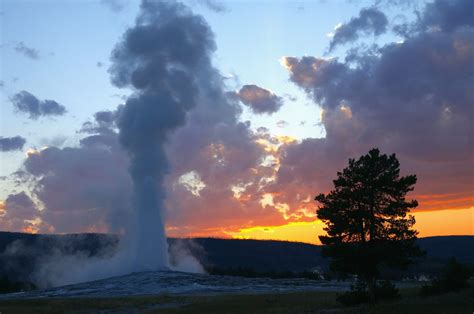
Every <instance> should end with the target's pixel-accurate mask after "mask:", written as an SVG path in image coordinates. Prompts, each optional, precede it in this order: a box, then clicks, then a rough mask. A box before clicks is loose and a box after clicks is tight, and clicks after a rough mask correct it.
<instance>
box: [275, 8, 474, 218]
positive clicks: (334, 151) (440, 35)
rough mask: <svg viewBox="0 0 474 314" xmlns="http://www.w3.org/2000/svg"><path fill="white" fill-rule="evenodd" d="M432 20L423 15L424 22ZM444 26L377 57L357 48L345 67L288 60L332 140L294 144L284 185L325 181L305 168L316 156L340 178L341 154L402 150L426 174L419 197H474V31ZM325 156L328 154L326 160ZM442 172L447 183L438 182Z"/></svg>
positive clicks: (284, 167)
mask: <svg viewBox="0 0 474 314" xmlns="http://www.w3.org/2000/svg"><path fill="white" fill-rule="evenodd" d="M463 4H464V5H465V10H468V9H469V7H470V6H471V4H470V3H467V2H463V1H457V2H452V4H450V5H452V6H458V5H463ZM430 10H432V9H431V8H430V6H428V7H427V11H426V12H425V14H430V15H429V16H432V15H431V13H430ZM447 12H449V10H448V11H447ZM425 19H426V16H425V15H423V14H422V15H421V17H420V20H421V21H424V20H425ZM436 21H438V20H436ZM439 21H440V22H442V21H445V18H440V20H439ZM458 21H459V23H460V22H461V21H462V19H459V20H458ZM432 23H434V22H432ZM441 24H442V25H446V23H444V22H443V23H441ZM441 28H442V29H443V31H432V30H428V29H427V30H426V31H425V30H423V29H422V28H421V31H419V32H415V33H412V34H411V36H410V37H409V38H406V39H405V41H403V42H401V43H389V44H387V45H385V46H384V47H382V48H380V49H378V50H377V51H376V53H372V52H371V51H369V50H360V51H351V53H352V54H353V55H352V57H351V58H350V60H347V59H346V61H345V62H341V61H339V60H338V59H323V58H317V57H309V56H306V57H302V58H293V57H287V58H285V59H284V61H285V62H284V63H285V66H286V67H287V69H288V70H289V71H290V75H291V76H290V79H291V80H292V81H293V82H294V83H295V84H297V85H298V86H299V87H301V88H302V89H303V90H305V91H306V92H307V93H308V95H309V96H311V97H312V98H313V99H314V101H315V103H317V104H318V105H319V106H321V108H322V109H323V116H322V123H323V125H324V127H325V129H326V138H325V139H321V140H315V141H312V142H306V145H305V146H304V149H303V147H301V148H297V146H294V147H288V148H287V149H286V153H285V156H286V157H285V158H282V162H281V168H280V169H281V170H280V171H279V172H280V175H281V177H280V175H279V179H278V180H277V183H278V182H280V181H281V182H282V184H283V183H284V182H287V181H288V180H290V179H289V178H295V179H294V180H296V181H298V179H297V178H299V177H301V178H302V179H301V182H299V183H298V184H299V185H308V184H310V181H314V182H317V181H320V180H321V179H318V178H317V177H314V178H310V179H309V180H308V181H306V180H305V179H304V178H305V175H306V174H305V173H304V172H305V171H307V169H306V170H305V167H311V165H310V163H309V162H308V163H307V164H306V165H305V163H304V162H303V160H305V158H306V157H305V155H307V156H312V158H313V160H314V161H313V165H315V166H313V168H314V167H317V169H316V170H315V171H316V172H318V171H320V172H318V175H321V174H324V169H332V172H333V173H335V172H334V171H335V170H338V169H340V167H341V166H343V161H344V160H341V158H340V156H345V157H350V156H357V155H360V154H363V153H365V152H367V151H368V150H369V149H370V148H371V147H374V146H378V147H380V148H381V149H382V150H384V151H386V152H388V153H391V152H396V153H397V154H398V155H399V157H400V159H401V163H402V165H403V166H404V169H405V170H406V171H410V172H414V173H416V174H418V177H419V184H418V186H417V193H421V194H423V193H424V194H426V195H429V194H439V195H444V196H442V197H448V195H450V194H453V193H454V194H457V195H469V193H471V192H469V191H468V189H469V188H468V187H470V186H472V177H473V176H474V172H473V171H474V170H473V169H474V168H473V167H472V165H473V164H474V160H473V156H472V149H471V147H472V139H473V138H474V130H473V127H472V120H473V119H474V116H473V111H472V104H473V103H474V94H473V93H472V86H473V85H472V82H473V81H474V61H473V60H474V29H473V28H472V27H471V26H470V22H466V23H464V24H462V25H458V26H457V27H444V26H443V27H441ZM449 30H451V31H449ZM298 152H299V153H298ZM319 152H325V153H324V155H322V156H319V155H317V154H319ZM292 155H293V156H296V157H294V158H290V157H291V156H292ZM323 156H324V158H323ZM327 156H332V157H330V158H328V157H327ZM298 159H300V160H299V161H298ZM344 159H345V158H344ZM316 160H320V161H319V162H317V161H316ZM322 165H325V166H322ZM321 167H322V168H321ZM440 173H442V174H443V175H442V180H439V179H436V178H435V177H434V174H438V176H439V174H440ZM322 177H325V175H323V176H322ZM469 177H471V179H469ZM296 185H297V184H296V183H295V186H296ZM279 187H280V188H283V185H281V186H279ZM449 199H451V197H449ZM471 200H472V199H471ZM471 203H472V202H471ZM449 204H454V203H450V202H446V204H445V206H446V208H449V206H454V205H449ZM470 206H472V204H471V205H470ZM467 207H469V206H467ZM421 208H422V209H423V208H425V207H423V203H421Z"/></svg>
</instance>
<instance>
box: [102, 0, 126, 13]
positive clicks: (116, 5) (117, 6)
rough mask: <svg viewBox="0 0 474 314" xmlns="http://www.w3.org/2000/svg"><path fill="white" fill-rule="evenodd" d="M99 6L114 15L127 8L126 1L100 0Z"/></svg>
mask: <svg viewBox="0 0 474 314" xmlns="http://www.w3.org/2000/svg"><path fill="white" fill-rule="evenodd" d="M100 4H102V5H103V6H105V7H107V8H108V9H110V10H111V11H112V12H114V13H120V12H122V11H123V10H124V9H125V7H126V6H127V4H128V2H127V0H100Z"/></svg>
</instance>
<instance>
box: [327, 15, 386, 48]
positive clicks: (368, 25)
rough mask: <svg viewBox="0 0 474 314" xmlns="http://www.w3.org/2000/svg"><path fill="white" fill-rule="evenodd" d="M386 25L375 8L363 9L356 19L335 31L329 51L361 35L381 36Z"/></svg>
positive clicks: (383, 18) (384, 18)
mask: <svg viewBox="0 0 474 314" xmlns="http://www.w3.org/2000/svg"><path fill="white" fill-rule="evenodd" d="M387 24H388V20H387V17H386V16H385V14H384V13H383V12H381V11H379V10H378V9H377V8H375V7H370V8H363V9H362V10H360V12H359V16H358V17H354V18H352V19H351V20H350V21H349V22H348V23H346V24H342V25H341V26H339V27H337V28H336V29H335V31H334V37H333V38H332V40H331V42H330V44H329V50H330V51H331V50H333V49H334V48H335V47H336V46H338V45H343V44H345V43H348V42H352V41H356V40H357V39H358V38H359V37H360V36H361V35H368V34H373V35H375V36H377V35H380V34H383V33H385V31H386V30H387Z"/></svg>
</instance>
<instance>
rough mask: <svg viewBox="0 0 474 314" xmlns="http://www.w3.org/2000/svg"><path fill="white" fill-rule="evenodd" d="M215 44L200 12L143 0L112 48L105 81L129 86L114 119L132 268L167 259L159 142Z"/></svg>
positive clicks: (180, 118)
mask: <svg viewBox="0 0 474 314" xmlns="http://www.w3.org/2000/svg"><path fill="white" fill-rule="evenodd" d="M214 47H215V45H214V40H213V34H212V32H211V31H210V29H209V27H208V25H207V24H206V22H205V21H204V19H203V18H202V17H200V16H196V15H193V14H192V13H191V12H190V11H189V10H188V8H187V7H185V6H184V5H182V4H180V3H174V2H162V1H159V2H151V1H143V2H142V4H141V10H140V14H139V16H138V17H137V19H136V24H135V26H134V27H132V28H130V29H128V30H127V31H126V32H125V34H124V36H123V39H122V41H121V42H119V43H118V44H117V46H116V47H115V49H114V50H113V52H112V57H111V59H112V66H111V68H110V73H111V76H112V83H113V84H114V85H116V86H117V87H128V88H131V89H132V90H133V94H132V95H131V96H130V97H129V98H128V99H127V101H126V104H125V107H124V108H123V111H122V112H121V114H120V117H119V120H118V128H119V139H120V143H121V144H122V146H123V148H124V149H125V150H126V151H127V152H128V154H129V157H130V175H131V177H132V181H133V184H134V196H133V206H134V209H135V212H136V221H134V222H133V223H132V226H131V227H130V230H128V232H127V237H128V239H127V240H126V241H127V242H126V248H125V250H126V251H127V254H126V255H128V257H129V259H130V262H131V263H132V264H131V265H130V270H132V271H142V270H155V269H159V268H163V267H167V266H168V246H167V242H166V235H165V230H164V221H163V209H164V198H165V195H164V187H163V181H164V176H165V175H166V174H167V172H168V170H169V163H168V159H167V156H166V154H165V151H164V145H165V143H166V141H167V139H168V137H169V136H170V134H171V132H172V131H173V130H174V129H176V128H177V127H179V126H181V125H183V124H184V123H185V119H186V112H188V111H189V110H190V109H191V108H193V107H194V106H195V105H196V102H197V98H198V94H199V82H198V81H199V78H202V77H205V75H203V74H204V73H206V72H208V71H209V70H210V69H212V66H211V60H210V55H211V53H212V51H213V50H214V49H215V48H214Z"/></svg>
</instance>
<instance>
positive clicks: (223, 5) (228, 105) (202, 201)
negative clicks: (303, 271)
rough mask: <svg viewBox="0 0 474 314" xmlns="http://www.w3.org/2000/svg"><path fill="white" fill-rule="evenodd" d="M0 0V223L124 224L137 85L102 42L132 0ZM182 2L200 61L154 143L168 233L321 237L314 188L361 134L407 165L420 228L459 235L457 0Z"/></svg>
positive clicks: (473, 162) (467, 146) (461, 79)
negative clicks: (125, 129)
mask: <svg viewBox="0 0 474 314" xmlns="http://www.w3.org/2000/svg"><path fill="white" fill-rule="evenodd" d="M0 5H1V8H0V11H1V14H0V23H1V46H0V55H1V63H0V74H1V78H0V83H1V84H0V102H1V107H0V108H1V109H0V110H1V111H0V115H1V116H0V145H1V146H0V149H1V152H0V162H1V165H0V177H1V180H2V185H1V189H0V200H3V201H2V203H1V207H0V230H5V231H26V232H49V233H70V232H123V230H124V228H126V226H125V225H126V223H125V222H126V221H127V220H128V217H130V215H133V210H134V209H133V204H132V202H131V199H132V190H133V187H132V183H131V179H130V175H129V173H128V169H129V159H130V158H129V157H130V156H131V155H130V154H131V153H130V150H128V149H127V148H126V147H125V149H124V147H123V141H122V142H121V141H120V140H119V137H118V132H119V131H120V125H119V120H120V115H121V114H122V113H123V104H125V103H126V102H127V101H128V100H127V97H130V98H129V99H131V98H133V95H135V94H136V93H137V90H138V89H139V87H137V86H138V85H137V84H138V83H137V81H136V80H135V81H133V79H135V77H133V75H132V83H130V82H128V81H124V78H123V76H124V75H127V74H128V72H127V71H128V70H127V69H126V67H125V66H123V65H122V64H121V63H120V62H119V61H120V60H121V58H122V57H123V56H122V57H120V56H119V57H117V54H114V52H117V51H119V52H120V49H119V48H120V45H121V44H123V43H124V42H126V41H124V39H126V38H127V37H126V34H127V30H130V29H131V28H132V27H133V25H134V23H135V19H136V17H137V15H138V14H140V2H138V1H126V0H102V1H99V0H98V1H72V0H70V1H69V0H66V1H21V0H20V1H9V0H3V1H1V4H0ZM184 6H185V8H184V7H183V9H182V10H183V12H185V13H183V14H186V16H188V15H189V16H198V20H199V21H200V22H199V25H201V24H202V25H204V26H203V29H204V30H210V35H209V36H208V37H205V38H202V36H199V35H196V36H197V37H196V39H195V41H192V42H193V43H196V45H198V44H199V43H200V40H202V41H206V45H208V46H209V47H210V48H208V50H206V51H205V53H204V54H205V56H206V58H207V57H209V59H210V60H211V62H212V64H211V65H208V64H205V65H202V64H198V65H197V68H196V73H193V75H194V76H195V77H196V82H195V84H196V86H197V88H198V90H199V93H197V94H196V95H197V96H196V100H195V102H196V104H195V105H194V106H193V108H190V109H189V111H188V112H187V113H186V115H185V117H186V120H185V122H183V123H181V124H180V125H179V126H176V127H173V130H172V131H170V132H169V134H167V139H166V141H165V142H166V143H165V151H166V156H167V157H166V161H164V164H166V167H165V166H163V169H164V171H165V172H166V177H165V179H164V182H163V184H160V185H159V187H158V189H159V193H160V195H161V193H162V194H163V195H164V199H165V204H166V206H165V209H164V211H163V216H164V217H165V221H166V230H167V234H168V235H169V236H181V237H187V236H217V237H235V238H258V239H280V240H291V241H302V242H309V243H319V242H318V238H317V236H318V235H321V234H322V233H323V232H324V231H323V225H322V223H321V221H318V220H317V219H316V209H317V204H316V203H315V202H314V201H313V198H314V196H315V195H317V194H319V193H324V192H327V191H329V190H330V188H331V184H332V180H333V179H334V178H335V176H336V172H337V171H340V170H341V169H342V168H344V166H345V165H346V164H347V160H348V158H357V157H358V156H360V155H362V154H365V153H366V152H367V151H368V150H369V149H370V148H372V147H379V148H380V149H381V151H382V152H383V153H387V154H391V153H396V154H397V156H398V158H399V160H400V163H401V171H402V174H412V173H414V174H417V176H418V183H417V185H416V189H415V191H413V192H412V193H411V194H410V195H409V196H410V197H412V198H415V199H417V200H418V202H419V204H420V205H419V207H418V208H416V209H415V211H414V215H415V218H416V219H417V224H416V225H415V226H416V229H417V230H419V232H420V234H419V235H420V236H432V235H450V234H473V222H474V216H473V215H474V151H473V150H474V146H473V140H472V139H473V135H474V132H473V127H472V119H473V118H474V113H473V102H474V95H473V93H472V91H473V90H474V89H473V87H474V86H473V82H474V61H473V60H474V40H473V38H474V25H473V24H474V18H473V16H472V14H473V13H472V12H473V7H472V6H473V2H472V1H467V0H458V1H449V2H447V1H439V0H438V1H434V2H433V1H426V2H416V3H413V2H406V1H388V0H387V1H342V0H340V1H243V0H242V1H229V2H220V1H211V0H207V1H186V2H184ZM199 16H200V17H199ZM197 34H200V32H197ZM154 40H156V41H159V39H156V38H153V37H152V39H150V40H149V41H145V42H149V43H152V42H154ZM166 40H167V41H169V42H170V43H171V44H170V45H171V46H172V44H173V40H175V39H174V37H173V36H170V37H167V38H166ZM176 42H177V43H176V46H173V47H175V48H174V49H176V50H174V53H177V54H178V55H179V54H180V53H183V54H184V56H189V58H190V59H191V58H192V56H194V50H192V49H193V47H194V45H190V46H189V47H188V46H184V47H181V46H180V45H179V42H178V41H177V40H176ZM158 44H159V43H158ZM208 46H206V47H208ZM186 58H187V57H186ZM158 59H159V58H158ZM118 60H119V61H118ZM186 60H187V59H186ZM206 60H207V59H206ZM132 61H133V60H132ZM132 61H131V62H132ZM137 62H138V63H140V62H143V63H144V64H146V62H145V61H143V60H139V61H137ZM178 66H179V65H178ZM137 67H138V66H137ZM202 67H205V71H204V70H202ZM135 70H137V71H138V70H141V68H140V67H138V69H135ZM126 72H127V73H126ZM201 72H202V73H207V74H202V73H201ZM144 75H145V74H144ZM146 75H148V74H146ZM136 79H137V80H139V78H136ZM127 82H128V83H127ZM181 90H182V89H180V91H181ZM184 90H185V89H184ZM190 93H191V92H190ZM184 96H186V95H183V97H184ZM146 140H147V141H149V142H148V143H154V142H153V141H154V138H153V134H150V135H149V138H148V137H147V138H146ZM132 154H133V152H132ZM161 162H163V161H162V160H161V159H157V160H156V163H161ZM168 163H169V165H168Z"/></svg>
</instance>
